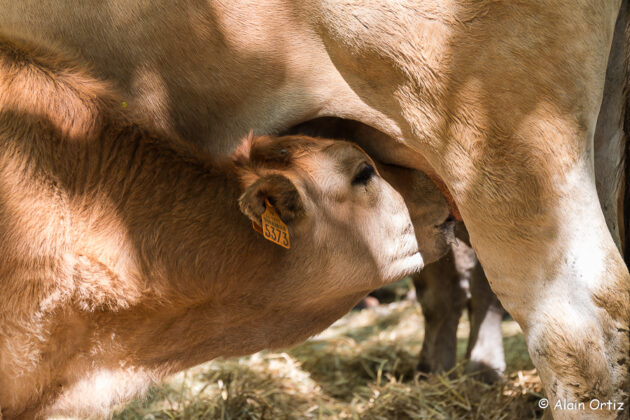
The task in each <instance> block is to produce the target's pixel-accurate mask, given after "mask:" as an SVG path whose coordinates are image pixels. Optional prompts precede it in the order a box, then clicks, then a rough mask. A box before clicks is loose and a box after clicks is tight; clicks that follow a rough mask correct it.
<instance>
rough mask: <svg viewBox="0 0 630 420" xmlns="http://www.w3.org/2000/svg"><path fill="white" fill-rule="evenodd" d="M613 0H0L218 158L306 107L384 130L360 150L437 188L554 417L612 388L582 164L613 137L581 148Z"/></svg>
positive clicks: (625, 382) (626, 287)
mask: <svg viewBox="0 0 630 420" xmlns="http://www.w3.org/2000/svg"><path fill="white" fill-rule="evenodd" d="M620 4H621V0H607V1H601V0H577V1H576V0H571V1H569V0H542V1H533V0H532V1H523V2H511V1H491V0H480V1H468V0H451V1H437V0H428V1H424V2H414V1H410V0H397V1H384V0H347V1H332V0H315V1H310V0H309V1H306V0H263V1H257V2H250V1H244V0H242V1H241V0H238V1H231V2H222V1H218V0H216V1H212V0H205V1H204V0H176V1H170V0H169V1H166V0H138V1H136V2H134V3H131V2H125V3H119V2H100V3H99V4H87V3H81V4H77V3H76V2H69V1H62V0H59V1H56V2H46V3H42V2H40V1H38V0H23V1H20V2H14V1H9V0H5V1H3V2H2V3H0V29H1V30H3V31H5V32H8V33H9V34H10V35H11V36H15V37H22V38H28V39H30V40H32V41H34V42H36V43H41V44H44V45H49V46H53V47H54V46H61V48H66V49H71V50H73V51H75V52H77V53H78V54H80V55H81V56H82V57H83V58H84V59H85V60H86V61H88V62H90V63H92V64H93V66H94V68H95V69H96V70H97V71H98V72H99V73H100V74H101V75H102V76H104V77H106V78H109V79H111V80H113V81H115V82H116V83H117V84H118V85H119V87H120V88H122V89H123V90H124V91H125V92H127V94H128V100H127V103H128V104H129V106H132V107H134V108H136V109H137V110H138V111H139V112H141V113H143V114H144V115H145V116H146V117H147V118H148V119H150V120H152V121H153V122H154V124H155V125H156V126H157V127H159V128H161V129H163V130H165V131H168V132H171V133H176V134H179V135H181V136H183V137H185V138H189V139H195V140H196V142H197V143H198V144H201V145H203V146H205V147H206V148H207V149H208V150H211V151H213V152H216V153H227V152H228V151H230V150H231V149H233V148H234V146H235V144H236V141H237V139H239V138H241V137H242V136H243V134H244V133H245V132H246V131H247V130H249V128H250V127H254V128H255V129H256V130H257V131H264V132H275V131H281V130H284V129H286V128H288V127H290V126H292V125H294V124H297V123H300V122H303V121H306V120H309V119H312V118H315V117H320V116H335V117H341V118H346V119H351V120H356V121H360V122H361V123H363V124H365V125H367V126H370V127H373V128H375V129H377V130H380V131H381V132H383V133H385V134H386V135H388V136H389V137H390V138H391V141H389V142H387V143H384V144H379V145H378V147H377V148H376V149H375V151H376V152H377V153H378V155H377V157H378V158H380V159H381V160H383V161H388V162H391V163H397V164H402V165H404V166H410V167H415V168H419V169H424V170H426V171H428V172H430V173H433V174H434V176H435V177H436V178H439V179H441V180H442V181H443V182H444V183H445V185H446V186H447V187H448V190H449V192H450V193H451V194H452V196H453V198H454V199H455V201H456V203H457V205H458V207H459V210H460V212H461V215H462V216H463V219H464V221H465V222H466V225H467V227H468V230H469V232H470V236H471V240H472V243H473V245H474V247H475V250H476V251H477V253H478V256H479V259H480V261H481V262H482V264H483V266H484V269H485V271H486V274H487V276H488V279H489V280H490V283H491V285H492V288H493V290H494V291H495V292H496V293H497V295H498V297H499V298H500V300H501V302H502V304H503V305H504V306H505V308H506V309H507V310H508V311H509V312H510V313H511V314H512V316H513V317H514V318H515V319H516V320H517V322H518V323H519V324H520V325H521V327H522V328H523V331H524V333H525V335H526V339H527V343H528V348H529V351H530V355H531V357H532V359H533V361H534V363H535V365H536V367H537V368H538V372H539V374H540V376H541V379H542V381H543V383H544V385H545V389H546V392H547V395H548V396H549V397H550V399H551V407H552V408H553V407H555V406H556V403H558V402H560V403H562V402H567V403H570V402H580V401H590V400H592V399H594V398H597V399H599V400H600V401H608V400H610V401H614V402H619V401H622V400H624V399H625V398H626V397H627V391H628V387H629V386H630V384H629V373H628V366H629V364H630V357H629V338H630V337H629V323H630V276H629V274H628V270H627V268H626V266H625V264H624V261H623V259H622V257H621V253H620V252H619V250H618V249H617V247H616V244H615V240H614V239H613V237H614V236H617V230H616V229H615V227H616V226H618V223H617V220H618V217H619V214H618V212H617V205H616V204H617V203H618V200H617V199H618V197H617V196H616V195H615V193H616V191H617V190H618V188H617V187H618V186H619V185H620V184H619V181H618V179H617V178H614V177H611V175H614V173H613V172H614V171H616V170H617V168H616V165H615V164H614V163H619V162H620V160H621V159H620V155H617V154H613V155H612V157H613V164H612V165H604V166H605V167H606V168H608V169H606V170H605V171H604V172H605V173H603V174H602V173H601V172H600V171H599V170H598V171H597V177H598V179H610V180H612V181H613V182H612V188H605V191H603V192H602V196H601V197H600V198H601V201H602V203H603V205H600V203H599V200H598V194H597V190H596V182H595V179H596V176H595V171H594V170H593V160H594V158H593V155H594V154H595V157H597V158H598V161H600V158H601V156H606V157H608V156H611V155H610V154H609V153H606V151H608V152H610V151H611V150H613V151H614V150H615V149H617V148H618V147H619V145H620V144H621V143H620V137H619V136H618V130H616V131H615V132H614V133H613V134H614V135H612V136H609V137H607V136H604V137H602V138H601V139H600V140H602V141H603V143H599V142H598V141H596V142H594V133H595V131H596V124H597V120H598V113H599V111H600V105H601V104H602V97H603V92H604V82H605V75H606V68H607V63H608V61H609V60H608V59H609V52H611V44H613V34H614V33H615V22H616V19H617V16H618V14H619V13H618V12H619V8H620ZM619 16H621V18H623V19H626V18H627V17H626V14H625V13H623V14H619ZM624 24H625V21H622V22H620V25H618V31H617V35H616V38H617V39H621V38H620V37H623V26H624ZM617 44H620V45H622V46H623V45H624V43H623V42H617ZM613 51H614V50H613ZM621 55H622V54H621ZM617 56H618V57H619V56H620V55H619V54H617ZM613 61H614V60H611V62H610V64H611V65H613V64H615V63H614V62H613ZM611 109H612V110H613V111H614V112H612V113H611V116H610V118H611V121H612V123H613V127H614V128H618V126H619V124H620V122H619V121H616V119H615V118H614V115H612V114H616V115H619V112H616V111H615V109H614V107H612V108H611ZM217 138H220V139H225V141H222V142H213V141H212V139H217ZM602 151H603V153H600V152H602ZM596 163H597V162H596ZM597 166H598V167H599V165H597ZM611 168H612V169H611ZM602 208H604V210H605V211H606V215H607V216H608V222H609V223H608V224H609V226H611V227H612V228H613V229H612V232H613V235H611V233H610V231H609V229H608V227H607V224H606V220H605V218H604V212H603V211H602ZM586 410H587V411H589V410H588V404H586ZM626 413H627V411H626ZM553 414H554V416H555V417H557V418H569V417H573V416H574V414H575V413H574V412H570V411H563V410H560V409H556V410H554V412H553ZM583 414H584V415H586V414H589V415H591V416H592V417H610V416H613V415H615V414H617V413H616V412H614V411H613V410H599V411H589V413H583Z"/></svg>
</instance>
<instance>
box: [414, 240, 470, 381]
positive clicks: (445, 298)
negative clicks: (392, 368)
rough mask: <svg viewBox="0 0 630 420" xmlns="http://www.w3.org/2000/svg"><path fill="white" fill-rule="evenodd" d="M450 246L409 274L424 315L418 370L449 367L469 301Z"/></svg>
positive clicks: (455, 351) (428, 370) (434, 369)
mask: <svg viewBox="0 0 630 420" xmlns="http://www.w3.org/2000/svg"><path fill="white" fill-rule="evenodd" d="M453 251H456V249H455V250H451V251H449V252H448V254H446V255H445V256H444V257H443V258H441V259H439V260H438V261H436V262H433V263H431V264H428V265H427V266H426V267H425V268H424V269H423V270H422V271H421V272H420V273H418V274H415V275H413V276H412V278H413V283H414V286H415V287H416V296H417V298H418V302H419V303H420V306H421V308H422V314H423V315H424V340H423V342H422V350H421V351H420V361H419V363H418V371H420V372H423V373H434V372H442V371H448V370H451V369H452V368H453V367H455V363H456V361H457V325H458V324H459V318H460V317H461V315H462V311H463V310H464V307H465V306H466V303H467V301H468V290H467V289H468V284H467V279H465V282H466V285H465V287H462V278H461V274H460V272H458V267H457V266H456V262H457V261H455V258H457V257H456V255H455V254H454V252H453Z"/></svg>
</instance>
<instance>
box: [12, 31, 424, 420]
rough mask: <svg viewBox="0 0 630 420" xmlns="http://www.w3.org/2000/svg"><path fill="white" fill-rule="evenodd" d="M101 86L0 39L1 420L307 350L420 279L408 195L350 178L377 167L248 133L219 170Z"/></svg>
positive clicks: (85, 409) (331, 145)
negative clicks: (273, 215) (262, 228)
mask: <svg viewBox="0 0 630 420" xmlns="http://www.w3.org/2000/svg"><path fill="white" fill-rule="evenodd" d="M111 91H112V89H111V88H110V87H109V86H107V84H104V83H101V82H99V81H97V80H96V79H94V78H92V77H90V76H89V74H88V73H87V72H86V71H84V70H82V69H81V68H79V67H78V66H75V65H74V64H72V62H71V61H66V60H65V59H63V58H60V57H59V56H58V55H57V54H53V53H49V52H46V51H44V50H37V49H33V48H31V47H29V46H27V45H24V44H21V43H13V42H9V41H7V40H6V39H0V261H2V264H1V265H0V289H1V293H0V408H1V412H2V415H3V418H6V419H13V418H33V417H44V416H47V415H51V414H67V415H79V416H82V417H87V416H89V415H105V414H106V413H107V412H108V410H110V409H111V406H112V405H113V404H115V403H117V402H121V401H126V400H128V399H129V398H131V397H132V396H134V395H136V394H137V393H138V392H141V391H143V390H144V389H146V387H147V386H148V385H149V384H150V383H151V381H154V380H157V379H159V378H161V377H162V376H164V375H165V374H168V373H171V372H175V371H178V370H180V369H183V368H185V367H188V366H191V365H194V364H197V363H200V362H202V361H206V360H209V359H212V358H214V357H217V356H231V355H241V354H247V353H251V352H255V351H258V350H260V349H263V348H268V347H279V346H286V345H289V344H292V343H295V342H296V341H300V340H303V339H305V338H306V337H308V336H309V335H312V334H314V333H316V332H318V331H321V330H322V329H323V328H325V327H326V326H328V325H329V324H330V323H332V322H333V321H334V320H335V319H337V318H338V317H340V316H341V315H342V314H343V313H345V312H346V311H347V310H349V309H350V308H351V307H352V306H353V305H354V304H355V303H356V302H357V301H358V300H359V299H360V298H361V297H362V296H363V295H365V294H366V293H367V292H368V291H369V290H371V289H373V288H376V287H378V286H380V285H382V284H384V283H386V282H390V281H393V280H396V279H398V278H400V277H401V276H404V275H406V274H409V273H411V272H413V271H416V270H418V269H420V268H421V267H422V258H421V256H420V254H418V252H417V251H418V247H417V243H416V240H415V237H414V231H413V227H412V225H411V220H410V217H409V213H408V211H407V209H406V207H405V205H404V201H403V199H402V197H401V196H400V195H399V194H398V193H396V191H395V190H394V189H393V188H392V187H391V186H389V184H387V183H386V182H385V181H384V180H383V179H382V178H381V177H379V176H378V175H374V176H373V177H372V178H370V179H369V181H368V182H366V183H365V185H363V184H361V185H358V186H357V185H354V184H353V183H352V180H353V179H354V177H355V176H356V174H357V171H358V170H359V169H360V168H362V167H364V166H365V165H369V164H371V163H372V160H371V159H370V158H369V156H367V155H366V154H365V153H364V152H363V151H361V150H360V149H359V148H358V147H356V146H355V145H353V144H350V143H345V142H338V141H331V140H324V139H312V138H308V137H300V136H292V137H285V138H274V137H259V138H253V137H251V136H250V138H249V140H248V141H247V143H246V144H245V146H243V148H241V149H240V150H239V152H237V153H236V154H235V155H234V157H233V160H230V161H225V162H220V163H217V162H215V161H213V160H212V159H210V158H209V157H208V155H207V154H206V153H205V152H203V151H201V150H197V149H195V148H193V147H190V146H187V145H182V144H178V143H177V142H175V141H171V140H168V139H167V138H164V137H163V136H158V135H155V134H154V133H152V132H151V131H149V130H146V129H144V128H142V127H141V126H140V125H138V124H137V123H135V122H134V119H133V118H132V117H130V116H128V115H126V113H127V112H128V111H126V110H125V108H124V107H122V106H121V105H122V104H121V102H122V101H121V100H120V99H119V98H118V97H117V96H116V95H115V94H113V93H111ZM263 181H264V182H267V184H265V185H266V189H258V190H256V188H259V186H260V185H261V182H263ZM248 191H253V194H252V195H251V196H250V195H248V194H247V192H248ZM264 199H268V200H269V201H270V202H271V203H272V204H273V205H274V206H275V207H276V208H277V210H278V213H279V214H280V215H281V217H282V218H283V220H284V221H285V223H287V225H288V226H289V229H290V234H291V242H292V246H291V249H290V250H285V249H284V248H280V247H279V246H277V245H274V244H272V243H271V242H269V241H266V240H265V239H264V238H263V237H262V236H260V235H259V234H258V233H256V232H255V231H254V230H253V229H252V225H251V222H250V220H249V219H248V218H247V217H246V216H245V215H243V214H242V213H241V212H240V211H239V200H240V205H241V209H245V208H246V209H248V210H247V211H246V214H247V215H248V216H249V217H250V218H252V219H253V220H258V221H260V215H261V213H262V211H263V210H264V205H262V204H261V203H264ZM401 238H403V240H402V241H400V239H401ZM245 260H246V261H247V263H246V264H245V263H244V261H245Z"/></svg>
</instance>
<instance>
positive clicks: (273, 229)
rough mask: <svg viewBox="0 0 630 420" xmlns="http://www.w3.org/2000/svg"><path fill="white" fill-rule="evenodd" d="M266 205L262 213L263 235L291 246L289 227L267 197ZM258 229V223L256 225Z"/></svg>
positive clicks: (274, 241)
mask: <svg viewBox="0 0 630 420" xmlns="http://www.w3.org/2000/svg"><path fill="white" fill-rule="evenodd" d="M265 205H266V206H267V208H266V209H265V212H264V213H263V214H262V216H261V219H262V232H261V233H262V235H263V236H264V237H265V239H267V240H269V241H271V242H273V243H274V244H278V245H280V246H282V247H285V248H287V249H289V248H291V241H290V239H289V228H288V227H287V225H285V224H284V222H283V221H282V219H281V218H280V216H278V212H276V209H275V208H274V207H273V206H272V205H271V203H269V201H268V200H267V199H265ZM254 229H255V230H257V229H256V225H254Z"/></svg>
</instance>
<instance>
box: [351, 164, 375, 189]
mask: <svg viewBox="0 0 630 420" xmlns="http://www.w3.org/2000/svg"><path fill="white" fill-rule="evenodd" d="M374 174H376V171H375V170H374V166H372V165H370V164H369V163H366V164H364V165H363V166H362V167H361V169H360V170H359V172H358V173H357V174H356V175H355V176H354V178H352V185H367V183H368V182H369V181H370V179H371V178H372V177H373V176H374Z"/></svg>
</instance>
